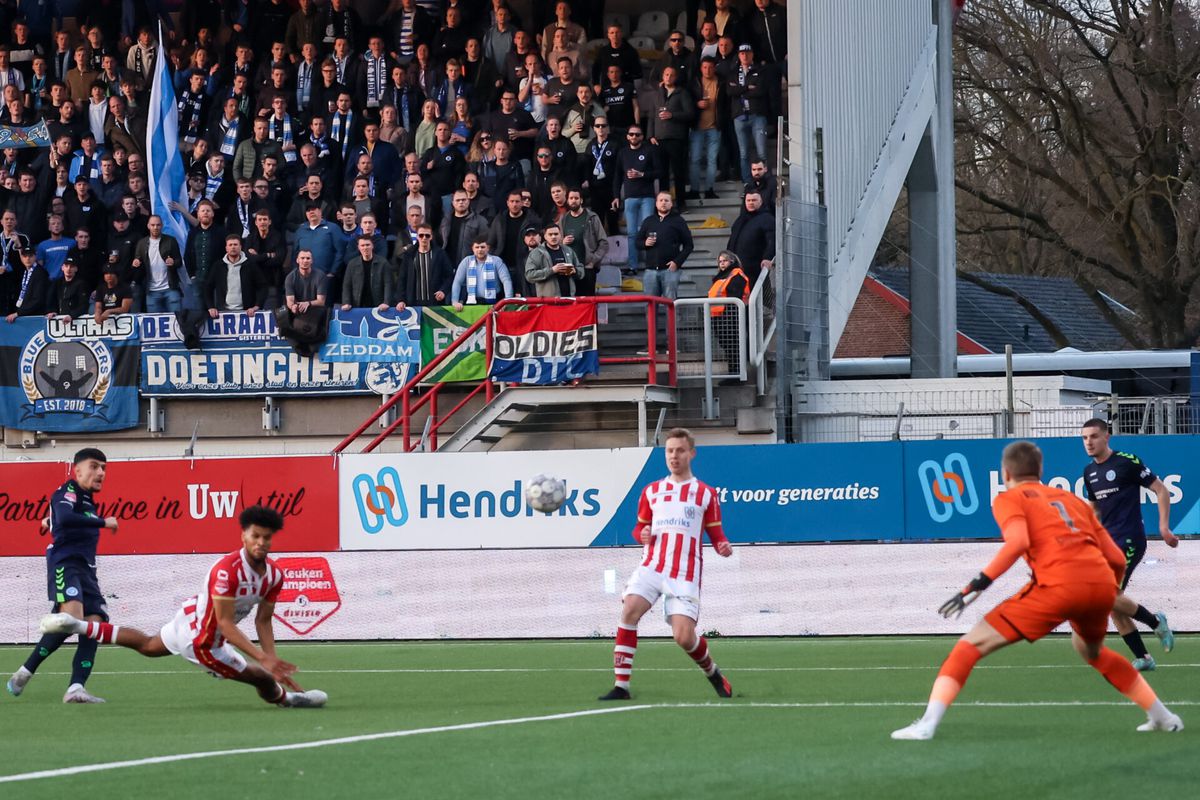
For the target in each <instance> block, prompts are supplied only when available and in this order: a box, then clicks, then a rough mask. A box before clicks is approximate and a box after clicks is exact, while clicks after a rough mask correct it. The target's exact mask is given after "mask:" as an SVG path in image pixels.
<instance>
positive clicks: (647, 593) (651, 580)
mask: <svg viewBox="0 0 1200 800" xmlns="http://www.w3.org/2000/svg"><path fill="white" fill-rule="evenodd" d="M631 594H636V595H637V596H638V597H644V598H646V600H647V601H648V602H649V603H650V604H651V605H654V603H655V601H657V600H658V598H659V597H662V598H663V614H664V615H665V616H666V617H667V619H670V618H671V617H673V616H674V615H676V614H682V615H683V616H685V617H691V618H692V619H693V620H696V621H697V622H698V621H699V620H700V584H699V583H696V582H695V581H684V580H679V579H678V578H674V579H672V578H668V577H666V576H665V575H663V574H662V573H661V572H655V571H654V570H652V569H650V567H643V566H638V568H637V569H635V570H634V571H633V574H632V575H630V576H629V582H628V583H626V584H625V591H624V592H623V593H622V594H621V597H622V598H624V597H625V596H626V595H631Z"/></svg>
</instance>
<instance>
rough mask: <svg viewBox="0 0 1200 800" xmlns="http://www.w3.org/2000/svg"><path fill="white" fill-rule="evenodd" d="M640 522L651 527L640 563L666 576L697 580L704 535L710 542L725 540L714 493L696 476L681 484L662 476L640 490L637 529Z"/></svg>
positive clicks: (719, 509) (719, 508)
mask: <svg viewBox="0 0 1200 800" xmlns="http://www.w3.org/2000/svg"><path fill="white" fill-rule="evenodd" d="M643 525H649V526H650V534H651V536H650V542H649V544H647V545H646V546H645V547H644V549H643V552H644V553H645V557H644V558H643V559H642V566H643V567H649V568H650V569H652V570H654V571H655V572H660V573H662V574H663V575H664V576H666V577H668V578H681V579H683V580H686V581H699V580H700V570H701V568H702V566H703V561H704V556H703V555H702V547H703V544H704V541H703V536H704V534H705V533H706V532H707V533H708V538H709V540H710V541H712V543H713V544H716V543H717V542H719V541H725V535H724V534H723V533H722V532H721V530H720V528H721V505H720V503H719V502H718V501H717V493H716V492H715V491H714V490H713V488H712V487H711V486H708V485H707V484H705V483H702V482H700V481H699V480H697V479H695V478H692V479H691V480H690V481H686V482H684V483H676V482H674V481H672V480H671V479H670V478H664V479H662V480H661V481H655V482H654V483H652V484H650V485H649V486H647V487H646V488H645V489H643V490H642V497H641V500H639V501H638V528H639V529H640V528H641V527H642V526H643Z"/></svg>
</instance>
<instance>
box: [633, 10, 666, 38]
mask: <svg viewBox="0 0 1200 800" xmlns="http://www.w3.org/2000/svg"><path fill="white" fill-rule="evenodd" d="M670 29H671V18H670V17H668V16H667V13H666V12H665V11H647V12H646V13H645V14H642V15H641V16H640V17H638V24H637V30H635V31H634V32H633V35H634V36H647V37H649V38H651V39H653V40H654V41H655V42H662V41H663V40H665V39H666V38H667V33H668V32H669V31H670Z"/></svg>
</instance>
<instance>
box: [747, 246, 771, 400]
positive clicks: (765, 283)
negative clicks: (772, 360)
mask: <svg viewBox="0 0 1200 800" xmlns="http://www.w3.org/2000/svg"><path fill="white" fill-rule="evenodd" d="M770 281H771V270H769V269H764V270H763V271H762V272H760V273H759V275H758V282H757V283H755V284H754V290H753V291H751V292H750V302H749V304H748V306H747V308H746V313H747V315H748V316H749V322H750V330H749V339H748V341H747V343H746V344H747V349H748V357H749V361H750V367H751V369H753V370H754V384H755V388H756V389H757V390H758V396H759V397H762V396H763V395H764V394H766V393H767V368H766V358H767V351H768V350H770V349H771V341H772V340H773V339H774V338H775V309H774V302H773V300H774V298H773V297H772V298H770V301H769V300H768V295H769V294H772V292H770V291H769V289H770ZM768 309H770V314H769V315H768Z"/></svg>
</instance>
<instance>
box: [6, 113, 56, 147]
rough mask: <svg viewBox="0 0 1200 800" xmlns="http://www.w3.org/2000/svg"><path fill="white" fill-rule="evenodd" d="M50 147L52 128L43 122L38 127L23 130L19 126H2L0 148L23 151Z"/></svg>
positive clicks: (32, 126) (33, 126)
mask: <svg viewBox="0 0 1200 800" xmlns="http://www.w3.org/2000/svg"><path fill="white" fill-rule="evenodd" d="M49 146H50V128H49V127H47V125H46V121H45V120H42V121H41V122H39V123H38V124H37V125H31V126H29V127H26V128H23V127H20V126H17V125H0V148H7V147H11V148H12V149H14V150H23V149H29V148H35V147H49Z"/></svg>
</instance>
